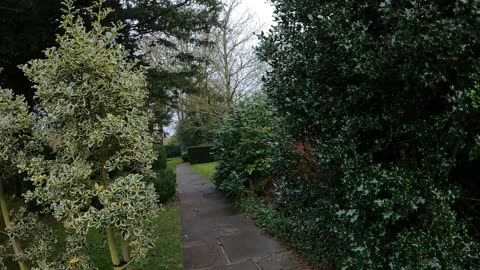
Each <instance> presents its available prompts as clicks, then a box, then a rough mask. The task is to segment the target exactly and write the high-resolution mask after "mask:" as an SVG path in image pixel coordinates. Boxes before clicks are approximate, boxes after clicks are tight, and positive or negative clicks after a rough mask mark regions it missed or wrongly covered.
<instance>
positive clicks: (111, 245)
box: [107, 227, 122, 270]
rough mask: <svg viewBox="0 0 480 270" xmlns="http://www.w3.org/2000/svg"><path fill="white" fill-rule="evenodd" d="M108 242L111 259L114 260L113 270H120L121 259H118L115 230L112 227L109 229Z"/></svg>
mask: <svg viewBox="0 0 480 270" xmlns="http://www.w3.org/2000/svg"><path fill="white" fill-rule="evenodd" d="M107 242H108V249H109V250H110V257H111V258H112V264H113V270H120V269H122V268H121V267H120V259H119V258H118V251H117V247H116V245H115V239H114V238H113V230H112V228H111V227H108V228H107Z"/></svg>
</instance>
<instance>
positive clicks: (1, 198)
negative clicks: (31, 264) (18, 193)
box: [0, 183, 28, 270]
mask: <svg viewBox="0 0 480 270" xmlns="http://www.w3.org/2000/svg"><path fill="white" fill-rule="evenodd" d="M0 206H1V208H2V216H3V220H4V221H5V228H6V229H9V228H10V226H12V223H11V222H10V217H9V213H8V207H7V202H6V200H5V193H4V192H3V185H2V183H0ZM10 241H11V242H12V246H13V251H14V252H15V257H16V258H17V260H18V266H20V270H27V269H28V268H27V265H26V264H25V263H24V262H22V261H21V260H20V254H22V249H21V247H20V242H19V241H18V239H16V238H15V237H11V238H10Z"/></svg>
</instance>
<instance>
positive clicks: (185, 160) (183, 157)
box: [181, 152, 188, 162]
mask: <svg viewBox="0 0 480 270" xmlns="http://www.w3.org/2000/svg"><path fill="white" fill-rule="evenodd" d="M181 157H182V160H183V162H188V153H187V152H182V156H181Z"/></svg>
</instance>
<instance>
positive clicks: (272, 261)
mask: <svg viewBox="0 0 480 270" xmlns="http://www.w3.org/2000/svg"><path fill="white" fill-rule="evenodd" d="M177 177H178V181H179V184H178V189H179V197H180V213H181V219H182V235H183V237H182V238H183V258H182V260H183V265H184V266H185V270H200V269H201V270H207V269H208V270H227V269H228V270H282V269H284V270H290V269H305V268H304V267H302V266H301V265H300V264H299V263H298V262H297V260H296V259H295V257H294V256H293V255H292V254H291V252H289V251H288V250H287V249H286V248H285V247H284V246H282V245H281V244H280V243H279V242H277V241H275V240H273V239H272V238H270V237H268V236H267V235H265V234H264V233H263V232H262V231H261V230H260V229H259V228H257V227H256V226H255V225H254V224H253V222H252V221H251V220H250V219H248V218H247V217H246V216H245V215H243V214H242V213H241V212H240V211H239V210H238V209H236V208H235V207H234V206H233V204H232V203H231V202H230V201H229V200H228V199H227V198H226V197H225V196H224V195H223V193H221V192H220V191H217V190H216V189H215V186H214V185H213V184H212V183H211V182H210V181H208V180H207V179H205V178H204V177H203V176H201V175H200V174H198V173H197V172H196V171H194V170H193V169H192V167H191V166H190V165H189V164H181V165H178V166H177Z"/></svg>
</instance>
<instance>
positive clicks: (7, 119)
mask: <svg viewBox="0 0 480 270" xmlns="http://www.w3.org/2000/svg"><path fill="white" fill-rule="evenodd" d="M33 122H34V117H33V115H31V114H29V113H28V108H27V104H26V102H25V100H24V98H23V97H15V96H14V94H13V92H12V91H11V90H4V89H1V88H0V138H1V140H0V206H1V210H2V216H3V220H4V222H5V229H6V231H7V234H8V235H9V236H10V242H11V245H12V247H13V250H14V252H15V257H16V260H17V261H18V264H19V267H20V269H21V270H26V269H27V266H26V264H25V263H24V262H23V259H22V256H23V253H22V250H21V247H20V241H19V239H18V237H15V236H14V235H12V234H11V228H12V225H13V223H12V222H11V220H10V213H9V210H8V207H7V203H6V198H5V193H4V191H3V185H4V183H5V182H6V181H7V180H8V179H9V178H11V177H12V176H14V175H15V173H16V172H17V171H18V169H17V165H18V162H19V161H20V160H21V159H22V158H23V156H24V151H23V150H24V148H25V147H26V146H27V145H26V144H28V142H29V141H30V140H29V138H28V137H29V134H31V127H32V125H33ZM1 265H3V263H2V262H1V258H0V268H1Z"/></svg>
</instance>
